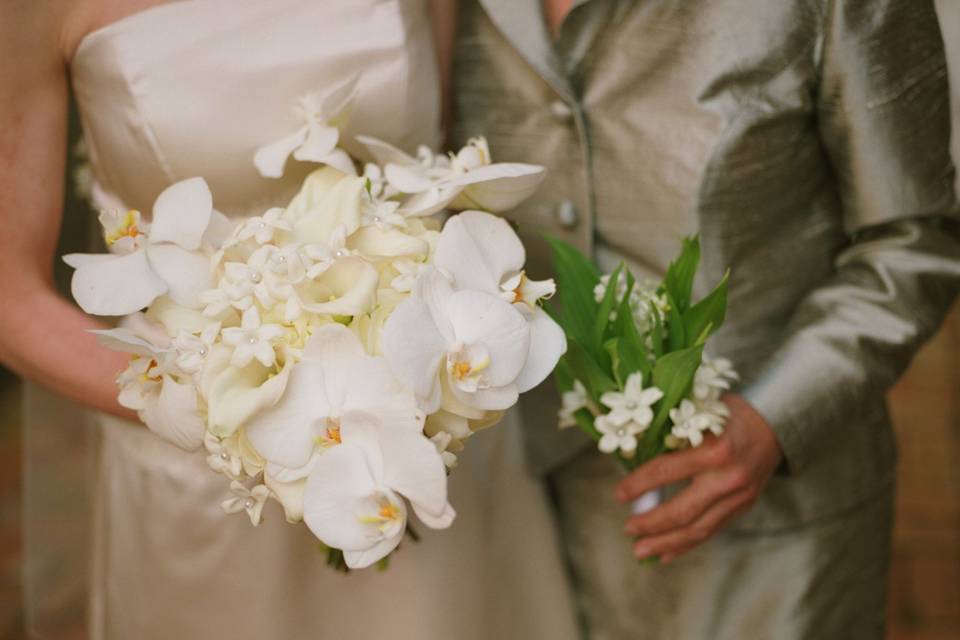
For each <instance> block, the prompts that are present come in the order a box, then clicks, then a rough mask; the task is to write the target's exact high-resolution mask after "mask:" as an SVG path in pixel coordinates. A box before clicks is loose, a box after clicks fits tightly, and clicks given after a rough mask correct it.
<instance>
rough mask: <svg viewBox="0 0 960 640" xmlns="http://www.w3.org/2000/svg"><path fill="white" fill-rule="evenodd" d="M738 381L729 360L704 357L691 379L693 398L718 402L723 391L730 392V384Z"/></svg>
mask: <svg viewBox="0 0 960 640" xmlns="http://www.w3.org/2000/svg"><path fill="white" fill-rule="evenodd" d="M739 379H740V376H739V375H737V372H736V371H734V369H733V363H731V362H730V361H729V360H727V359H726V358H709V357H707V356H706V355H704V356H703V363H702V364H701V365H700V367H699V368H698V369H697V373H696V374H695V375H694V378H693V397H694V398H696V399H697V400H700V401H711V400H719V399H720V396H721V395H722V394H723V392H724V391H729V390H730V384H731V383H732V382H736V381H737V380H739Z"/></svg>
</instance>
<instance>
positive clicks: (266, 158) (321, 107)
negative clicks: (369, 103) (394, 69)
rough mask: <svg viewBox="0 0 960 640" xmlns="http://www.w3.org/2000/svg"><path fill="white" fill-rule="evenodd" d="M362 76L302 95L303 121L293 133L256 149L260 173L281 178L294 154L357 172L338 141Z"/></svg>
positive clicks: (299, 113)
mask: <svg viewBox="0 0 960 640" xmlns="http://www.w3.org/2000/svg"><path fill="white" fill-rule="evenodd" d="M359 79H360V77H359V76H358V75H355V76H353V77H351V78H349V79H348V80H347V81H346V82H343V83H341V84H339V85H337V86H335V87H334V88H332V89H330V90H327V91H318V92H315V93H311V94H309V95H307V96H304V97H303V98H301V99H300V100H299V101H298V103H297V107H296V113H297V117H298V119H299V120H301V121H302V122H303V124H302V125H301V126H300V127H298V128H297V129H296V130H295V131H293V132H292V133H290V134H288V135H286V136H284V137H282V138H280V139H279V140H277V141H275V142H271V143H270V144H267V145H265V146H263V147H260V148H259V149H257V152H256V154H255V155H254V157H253V163H254V164H255V165H256V167H257V170H258V171H259V172H260V175H262V176H264V177H266V178H279V177H281V176H282V175H283V168H284V165H286V162H287V158H289V157H290V154H291V153H292V154H293V157H294V158H296V159H297V160H302V161H308V162H319V163H322V164H327V165H330V166H333V167H336V168H337V169H339V170H340V171H343V172H344V173H355V169H354V167H353V161H352V160H351V159H350V156H348V155H347V154H346V153H345V152H344V151H343V150H342V149H338V148H337V143H338V142H339V141H340V129H339V127H341V126H342V125H344V124H345V123H346V120H347V119H348V117H349V113H350V107H351V106H352V104H353V101H354V99H355V98H356V95H357V82H358V81H359Z"/></svg>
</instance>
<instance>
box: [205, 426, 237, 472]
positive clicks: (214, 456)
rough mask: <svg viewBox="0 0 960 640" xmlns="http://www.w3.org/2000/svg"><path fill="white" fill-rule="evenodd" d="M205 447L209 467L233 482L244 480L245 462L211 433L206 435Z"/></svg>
mask: <svg viewBox="0 0 960 640" xmlns="http://www.w3.org/2000/svg"><path fill="white" fill-rule="evenodd" d="M203 445H204V448H205V449H206V450H207V466H209V467H210V468H211V469H212V470H213V471H215V472H217V473H222V474H223V475H225V476H227V477H228V478H230V479H231V480H243V479H244V470H243V461H242V460H241V459H240V456H239V455H237V454H236V453H234V452H232V451H230V448H229V447H228V446H227V445H226V444H225V442H224V441H223V440H222V439H220V438H218V437H216V436H215V435H213V434H212V433H210V432H209V431H208V432H207V433H206V434H204V437H203Z"/></svg>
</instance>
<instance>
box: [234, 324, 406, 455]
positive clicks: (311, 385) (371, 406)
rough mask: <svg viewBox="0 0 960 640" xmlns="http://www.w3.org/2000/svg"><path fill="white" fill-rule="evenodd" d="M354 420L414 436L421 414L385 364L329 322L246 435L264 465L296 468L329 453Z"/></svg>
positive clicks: (341, 329) (342, 329) (306, 347)
mask: <svg viewBox="0 0 960 640" xmlns="http://www.w3.org/2000/svg"><path fill="white" fill-rule="evenodd" d="M358 421H360V422H364V423H366V422H368V421H374V422H376V423H378V424H384V425H388V426H390V427H391V428H394V429H407V430H410V431H412V432H415V433H419V432H420V431H421V430H422V427H423V413H422V412H421V411H420V410H419V409H417V406H416V403H415V401H414V399H413V397H411V395H410V394H409V392H408V391H407V390H406V389H405V388H404V387H403V385H401V384H400V383H399V382H398V381H397V380H396V378H394V377H393V375H392V374H391V372H390V369H389V368H388V367H387V363H386V362H385V361H384V360H383V359H382V358H378V357H373V356H368V355H367V354H366V353H365V352H364V350H363V346H362V345H361V344H360V341H359V340H358V339H357V337H356V335H355V334H354V333H353V332H351V331H350V330H349V329H347V328H346V327H344V326H343V325H340V324H336V323H333V324H328V325H324V326H322V327H320V328H319V329H317V330H316V332H314V334H313V336H311V338H310V339H309V340H308V341H307V344H306V346H305V348H304V353H303V359H302V360H301V361H300V362H298V363H297V364H296V365H295V366H294V367H293V370H292V371H291V374H290V381H289V384H288V385H287V389H286V392H285V393H284V395H283V398H282V399H280V401H279V402H278V403H277V404H276V405H275V406H274V407H272V408H270V409H269V410H267V411H264V412H262V413H260V414H259V415H257V416H255V417H254V418H253V419H252V420H251V421H250V422H249V423H248V424H247V427H246V433H247V436H248V437H249V438H250V442H251V443H252V444H253V446H254V447H255V448H256V450H257V451H258V452H259V453H260V454H261V455H262V456H263V457H264V458H265V459H266V460H267V461H268V462H273V463H276V464H278V465H281V466H283V467H286V468H287V469H298V468H301V467H303V466H304V465H306V464H307V463H308V462H309V461H310V458H311V457H312V455H313V454H314V452H316V451H321V452H322V451H324V450H327V449H332V448H334V447H335V446H336V445H337V444H339V440H340V433H341V431H340V430H341V428H342V427H343V426H345V425H350V424H353V423H355V422H358Z"/></svg>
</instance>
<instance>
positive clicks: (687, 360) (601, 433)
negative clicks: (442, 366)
mask: <svg viewBox="0 0 960 640" xmlns="http://www.w3.org/2000/svg"><path fill="white" fill-rule="evenodd" d="M552 244H553V249H554V260H555V265H556V272H557V280H558V283H559V289H560V294H559V296H558V298H559V302H560V310H559V311H557V312H556V317H557V318H558V319H559V321H560V324H561V325H562V326H563V328H564V330H565V332H566V334H567V337H568V349H567V352H566V354H565V355H564V356H563V357H562V358H561V360H560V362H559V365H558V367H557V372H556V380H557V384H558V385H559V387H560V391H561V392H562V398H563V407H562V408H561V410H560V426H561V427H571V426H578V427H579V428H581V429H582V430H583V431H585V432H586V433H587V434H589V435H590V436H591V437H592V438H593V439H594V440H596V442H597V446H598V447H599V449H600V451H602V452H604V453H609V454H613V455H615V456H616V457H617V459H618V460H619V461H620V462H621V464H622V465H623V466H624V467H625V468H626V469H627V470H632V469H635V468H636V467H638V466H639V465H641V464H643V463H644V462H647V461H649V460H651V459H652V458H654V457H655V456H658V455H660V454H661V453H664V452H667V451H670V450H675V449H679V448H683V447H691V446H692V447H696V446H698V445H700V444H701V443H702V442H703V439H704V434H706V433H712V434H714V435H720V434H721V433H723V427H724V424H725V423H726V420H727V418H728V417H729V415H730V414H729V410H728V409H727V406H726V405H725V404H724V403H723V402H721V400H720V396H721V394H722V393H723V392H724V391H726V390H728V389H730V384H731V382H733V381H734V380H736V379H737V374H736V372H735V371H734V370H733V368H732V366H731V364H730V362H729V361H727V360H724V359H711V358H708V357H707V356H705V355H704V353H703V351H704V346H705V344H706V342H707V339H708V338H709V337H710V336H711V334H713V333H714V332H715V331H716V330H717V329H718V328H719V327H720V326H721V324H722V323H723V319H724V315H725V313H726V306H727V278H726V276H724V278H723V279H722V280H721V281H720V283H719V284H718V285H717V286H716V288H714V289H713V291H712V292H711V293H710V294H709V295H707V296H706V297H704V298H703V299H702V300H700V301H698V302H694V301H693V300H692V291H693V280H694V276H695V275H696V272H697V267H698V264H699V260H700V244H699V241H698V240H697V239H696V238H690V239H687V240H685V241H684V243H683V249H682V251H681V254H680V256H679V257H678V258H677V260H676V261H675V262H673V263H672V264H671V265H670V268H669V269H668V270H667V273H666V276H665V277H664V279H663V281H662V282H660V283H646V284H643V285H641V284H639V283H637V282H636V281H635V279H634V277H633V275H632V274H631V273H630V272H629V271H628V270H627V269H626V268H625V266H624V265H623V264H621V265H620V266H619V267H618V268H617V269H616V270H615V271H614V272H613V273H611V274H606V275H603V276H601V275H600V274H599V273H598V272H597V269H596V267H594V266H593V264H592V263H591V262H590V261H589V260H587V259H586V258H585V257H584V256H583V255H581V254H580V253H579V252H578V251H577V250H576V249H574V248H572V247H570V246H569V245H566V244H564V243H563V242H560V241H553V242H552ZM656 500H657V497H656V495H650V496H648V497H647V499H646V500H641V502H642V504H638V505H635V508H637V509H638V510H640V511H642V510H646V509H647V508H650V507H652V506H655V502H656ZM644 503H645V504H644Z"/></svg>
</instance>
